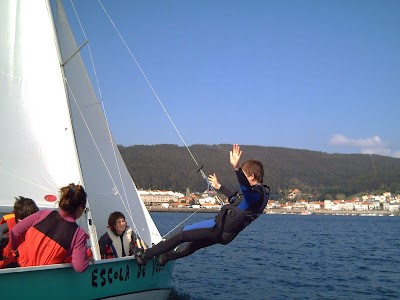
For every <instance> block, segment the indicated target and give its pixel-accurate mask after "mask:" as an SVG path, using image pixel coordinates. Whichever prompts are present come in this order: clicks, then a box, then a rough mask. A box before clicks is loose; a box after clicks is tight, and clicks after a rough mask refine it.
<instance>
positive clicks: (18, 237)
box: [11, 210, 52, 250]
mask: <svg viewBox="0 0 400 300" xmlns="http://www.w3.org/2000/svg"><path fill="white" fill-rule="evenodd" d="M51 212H52V211H51V210H41V211H38V212H36V213H34V214H32V215H30V216H28V217H26V218H25V219H23V220H21V221H20V222H18V223H17V224H16V225H15V226H14V227H13V229H12V230H11V247H12V249H13V250H15V249H17V248H18V246H19V245H20V244H21V243H22V242H23V241H24V239H25V233H26V232H27V231H28V229H29V228H30V227H31V226H33V225H35V224H37V223H39V222H40V221H41V220H43V219H44V218H45V217H47V216H48V215H49V214H50V213H51Z"/></svg>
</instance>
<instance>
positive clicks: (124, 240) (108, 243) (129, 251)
mask: <svg viewBox="0 0 400 300" xmlns="http://www.w3.org/2000/svg"><path fill="white" fill-rule="evenodd" d="M143 245H144V243H142V241H141V240H140V239H139V238H138V236H137V235H136V234H135V232H134V231H133V229H132V228H131V227H129V226H127V223H126V219H125V216H124V214H123V213H122V212H119V211H115V212H113V213H111V214H110V216H109V217H108V228H107V232H106V233H104V234H103V235H102V236H101V238H100V240H99V246H100V254H101V258H103V259H104V258H106V259H108V258H116V257H125V256H129V255H133V254H135V252H137V251H140V249H141V248H142V249H141V250H142V251H143V250H144V249H143V248H144V247H143Z"/></svg>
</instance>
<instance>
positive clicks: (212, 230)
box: [144, 169, 269, 261]
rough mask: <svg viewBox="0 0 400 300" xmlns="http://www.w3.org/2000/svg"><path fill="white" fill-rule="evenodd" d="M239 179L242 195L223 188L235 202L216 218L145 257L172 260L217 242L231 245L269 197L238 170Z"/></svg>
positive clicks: (184, 231)
mask: <svg viewBox="0 0 400 300" xmlns="http://www.w3.org/2000/svg"><path fill="white" fill-rule="evenodd" d="M236 176H237V178H238V181H239V185H240V190H241V196H236V194H234V193H232V192H230V191H229V190H228V189H226V188H224V187H221V188H220V192H222V193H224V194H225V195H226V196H227V197H229V199H230V202H231V203H230V204H227V205H224V206H223V207H222V209H221V211H220V212H219V213H218V215H217V216H216V217H215V218H213V219H209V220H205V221H202V222H197V223H194V224H192V225H188V226H185V227H183V228H182V230H181V231H180V232H179V233H178V234H176V235H174V236H172V237H170V238H168V239H167V240H165V241H162V242H160V243H158V244H157V245H154V246H153V247H151V248H150V249H148V250H147V251H146V252H145V254H144V258H145V259H151V258H153V257H154V256H159V255H160V254H164V253H165V256H164V260H165V261H168V260H171V259H177V258H181V257H185V256H188V255H190V254H192V253H194V252H195V251H197V250H198V249H201V248H204V247H208V246H211V245H213V244H216V243H220V244H228V243H230V242H231V241H232V240H233V239H234V238H235V237H236V236H237V235H238V234H239V232H240V231H242V230H243V229H244V228H245V227H246V226H247V225H249V224H250V223H251V222H252V221H253V220H255V219H256V218H257V217H258V216H259V215H260V214H261V213H262V212H263V210H264V208H265V206H266V205H267V202H268V197H269V188H268V187H267V186H264V185H262V184H256V185H253V186H250V184H249V182H248V180H247V178H246V176H245V175H244V173H243V171H242V170H241V169H240V170H238V171H236ZM182 243H185V244H182ZM180 244H182V245H181V246H179V247H178V248H176V249H175V247H177V246H178V245H180ZM174 249H175V250H174Z"/></svg>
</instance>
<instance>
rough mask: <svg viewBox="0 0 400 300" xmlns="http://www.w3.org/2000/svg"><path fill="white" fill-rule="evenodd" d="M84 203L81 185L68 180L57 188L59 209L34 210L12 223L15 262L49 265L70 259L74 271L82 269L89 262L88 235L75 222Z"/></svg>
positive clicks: (81, 270)
mask: <svg viewBox="0 0 400 300" xmlns="http://www.w3.org/2000/svg"><path fill="white" fill-rule="evenodd" d="M85 207H86V192H85V190H84V188H83V187H82V186H81V185H76V184H73V183H71V184H70V185H68V186H65V187H62V188H61V189H60V202H59V210H42V211H38V212H37V213H34V214H32V215H30V216H29V217H26V218H25V219H24V220H22V221H21V222H19V223H18V224H16V225H15V226H14V228H13V229H12V230H11V245H12V249H13V251H14V253H15V255H16V256H17V257H18V263H19V265H20V266H21V267H28V266H40V265H51V264H59V263H64V262H66V261H69V260H70V261H71V263H72V267H73V268H74V269H75V271H77V272H83V271H85V270H86V269H87V267H88V266H89V260H88V257H87V255H86V252H87V245H86V240H87V239H88V238H89V236H88V235H87V234H86V233H85V231H84V230H83V229H82V228H81V227H79V226H78V224H76V219H78V218H79V217H80V216H81V215H82V213H83V212H84V210H85ZM17 249H18V250H17Z"/></svg>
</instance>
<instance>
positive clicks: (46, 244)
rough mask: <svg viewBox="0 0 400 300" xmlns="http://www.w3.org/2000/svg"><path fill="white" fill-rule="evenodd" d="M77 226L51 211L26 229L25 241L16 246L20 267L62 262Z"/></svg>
mask: <svg viewBox="0 0 400 300" xmlns="http://www.w3.org/2000/svg"><path fill="white" fill-rule="evenodd" d="M78 228H79V226H78V224H76V223H75V222H73V223H72V222H68V221H66V220H64V219H63V218H61V217H60V215H59V213H58V212H57V211H53V212H51V213H50V214H49V215H48V216H47V217H45V218H44V219H43V220H42V221H40V222H39V223H38V224H36V225H34V226H32V227H31V228H29V229H28V231H27V232H26V234H25V241H24V242H23V243H22V244H21V245H20V246H19V247H18V252H19V259H18V262H19V264H20V266H21V267H27V266H40V265H50V264H59V263H64V262H66V261H67V259H68V253H69V249H70V247H71V244H72V239H73V237H74V235H75V232H76V231H77V230H78Z"/></svg>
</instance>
